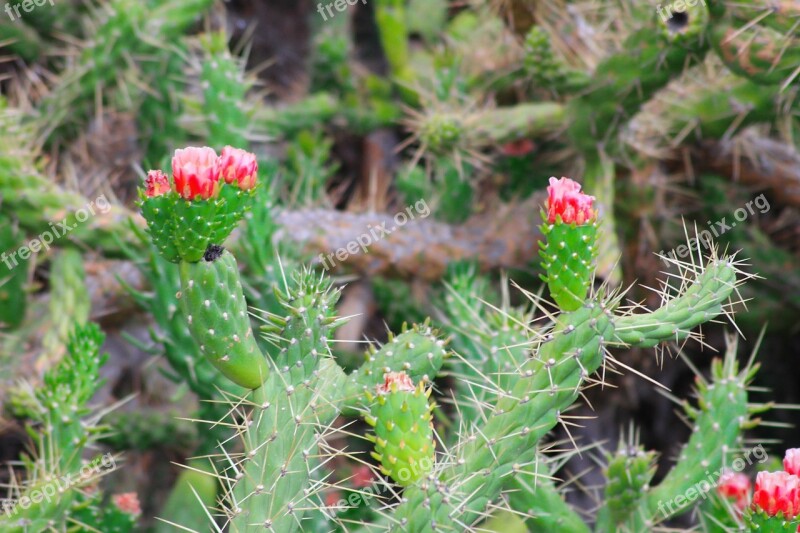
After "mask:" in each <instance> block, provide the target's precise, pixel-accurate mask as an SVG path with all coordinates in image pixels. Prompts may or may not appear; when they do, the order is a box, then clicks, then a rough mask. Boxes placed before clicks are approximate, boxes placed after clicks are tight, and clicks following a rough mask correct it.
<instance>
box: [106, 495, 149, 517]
mask: <svg viewBox="0 0 800 533" xmlns="http://www.w3.org/2000/svg"><path fill="white" fill-rule="evenodd" d="M113 500H114V505H116V506H117V507H118V508H119V510H120V511H122V512H124V513H128V514H132V515H139V514H142V508H141V506H140V505H139V497H138V496H137V495H136V493H135V492H125V493H122V494H115V495H114V497H113Z"/></svg>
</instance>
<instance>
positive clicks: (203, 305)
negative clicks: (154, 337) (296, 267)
mask: <svg viewBox="0 0 800 533" xmlns="http://www.w3.org/2000/svg"><path fill="white" fill-rule="evenodd" d="M180 276H181V297H180V301H181V306H182V309H183V312H184V314H185V315H186V320H187V321H188V326H189V330H190V331H191V332H192V336H193V337H194V338H195V339H196V340H197V342H198V344H199V345H200V350H201V351H202V352H203V354H205V356H206V357H207V358H208V360H209V361H210V362H211V364H213V365H214V366H215V367H216V368H217V369H218V370H219V371H220V372H222V374H224V375H225V376H226V377H227V378H228V379H230V380H231V381H233V382H234V383H236V384H237V385H240V386H242V387H246V388H248V389H256V388H258V387H260V386H261V384H262V383H264V380H265V379H266V378H267V374H268V370H269V367H268V365H267V361H266V359H265V357H264V355H263V354H262V353H261V350H260V349H259V347H258V345H257V344H256V339H255V337H254V335H253V329H252V327H251V326H250V317H249V315H248V314H247V303H246V302H245V299H244V294H243V292H242V284H241V281H240V280H239V268H238V266H237V264H236V259H235V258H234V257H233V255H231V254H230V252H227V251H225V250H224V249H223V248H220V247H211V248H209V253H208V254H206V257H205V259H204V260H203V261H200V262H199V263H189V262H186V261H183V262H181V263H180Z"/></svg>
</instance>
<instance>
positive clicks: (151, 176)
mask: <svg viewBox="0 0 800 533" xmlns="http://www.w3.org/2000/svg"><path fill="white" fill-rule="evenodd" d="M144 186H145V194H146V195H147V196H148V197H149V198H153V197H154V196H161V195H162V194H167V193H168V192H169V180H168V179H167V175H166V174H164V173H163V172H161V171H160V170H151V171H150V172H148V173H147V178H145V180H144Z"/></svg>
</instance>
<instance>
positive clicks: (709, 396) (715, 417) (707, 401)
mask: <svg viewBox="0 0 800 533" xmlns="http://www.w3.org/2000/svg"><path fill="white" fill-rule="evenodd" d="M736 346H737V343H736V339H735V337H729V338H728V349H727V350H726V353H725V357H724V359H715V360H714V362H713V363H712V369H711V380H710V381H707V380H705V379H704V378H702V377H701V376H698V377H697V399H698V405H697V407H692V406H690V405H689V403H688V402H684V404H683V407H684V410H685V412H686V414H687V415H688V417H689V420H691V423H692V435H691V437H690V438H689V441H688V442H687V443H686V445H685V446H684V447H683V449H682V450H681V453H680V455H679V456H678V462H677V463H676V464H675V466H674V467H673V468H672V470H670V472H669V473H668V474H667V476H666V477H665V478H664V479H663V480H662V481H661V483H659V484H658V486H656V487H655V488H652V489H651V490H649V491H648V493H647V496H646V498H645V500H644V501H643V502H642V505H641V506H640V508H639V509H638V510H637V512H636V514H635V516H634V517H635V518H636V519H637V522H636V524H637V525H636V526H635V527H633V528H632V531H639V530H640V529H637V527H651V526H652V525H653V524H656V523H658V522H660V521H662V520H665V519H667V518H669V517H670V516H674V515H676V514H681V513H683V512H686V511H688V510H689V509H691V505H689V506H687V505H686V504H687V503H689V504H691V502H692V501H693V499H692V498H691V495H689V496H690V498H688V501H686V500H687V499H686V498H684V502H683V503H681V502H679V501H676V499H674V498H675V495H678V494H683V495H688V491H690V490H691V491H693V492H695V493H696V492H698V491H697V487H703V488H704V489H705V490H711V489H712V487H711V482H716V479H713V478H712V479H711V480H710V481H709V477H710V476H713V473H715V472H716V473H718V472H720V471H721V469H722V468H723V467H730V465H731V462H732V461H733V460H734V459H735V458H736V455H737V452H738V451H739V450H742V449H743V441H742V438H743V436H742V435H743V431H744V430H746V429H749V428H750V427H752V426H754V425H756V424H757V421H756V420H753V419H752V418H751V416H752V415H753V414H754V413H756V412H758V411H759V410H761V411H763V410H764V409H765V408H764V407H761V408H758V409H757V408H755V407H752V406H750V405H749V404H748V391H747V388H748V385H749V384H750V382H751V381H752V379H753V376H754V375H755V373H756V371H757V370H758V365H749V366H747V367H745V368H743V369H742V370H741V371H740V370H739V368H738V364H737V362H736ZM741 460H744V459H741ZM748 460H750V461H752V458H751V457H750V456H749V455H748ZM700 496H703V494H697V496H696V497H700ZM694 499H696V498H694Z"/></svg>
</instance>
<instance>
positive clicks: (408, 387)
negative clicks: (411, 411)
mask: <svg viewBox="0 0 800 533" xmlns="http://www.w3.org/2000/svg"><path fill="white" fill-rule="evenodd" d="M414 388H415V387H414V382H413V381H411V378H410V377H409V376H408V374H406V373H405V372H387V373H386V374H385V375H384V376H383V385H378V386H377V387H375V389H376V390H377V391H378V394H389V393H390V392H397V391H407V392H413V391H414Z"/></svg>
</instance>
